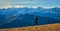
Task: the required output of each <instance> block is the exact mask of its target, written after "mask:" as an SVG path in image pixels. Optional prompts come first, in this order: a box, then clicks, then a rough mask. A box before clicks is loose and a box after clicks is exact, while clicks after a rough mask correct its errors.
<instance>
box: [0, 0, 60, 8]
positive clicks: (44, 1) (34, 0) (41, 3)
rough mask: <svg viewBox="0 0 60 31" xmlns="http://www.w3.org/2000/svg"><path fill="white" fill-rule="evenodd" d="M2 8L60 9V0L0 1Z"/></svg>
mask: <svg viewBox="0 0 60 31" xmlns="http://www.w3.org/2000/svg"><path fill="white" fill-rule="evenodd" d="M4 7H5V8H8V7H46V8H49V7H60V0H0V8H4Z"/></svg>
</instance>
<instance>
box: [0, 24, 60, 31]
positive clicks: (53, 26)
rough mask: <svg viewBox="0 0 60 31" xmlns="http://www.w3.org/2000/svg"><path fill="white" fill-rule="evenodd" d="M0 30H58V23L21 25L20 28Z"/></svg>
mask: <svg viewBox="0 0 60 31" xmlns="http://www.w3.org/2000/svg"><path fill="white" fill-rule="evenodd" d="M0 31H60V23H58V24H47V25H36V26H28V27H22V28H8V29H0Z"/></svg>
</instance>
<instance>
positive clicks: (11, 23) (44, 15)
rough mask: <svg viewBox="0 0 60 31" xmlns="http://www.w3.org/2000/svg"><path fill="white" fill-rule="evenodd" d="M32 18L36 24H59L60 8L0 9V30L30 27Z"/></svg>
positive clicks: (32, 21)
mask: <svg viewBox="0 0 60 31" xmlns="http://www.w3.org/2000/svg"><path fill="white" fill-rule="evenodd" d="M34 16H37V18H38V20H37V22H38V24H51V23H60V8H57V7H56V8H49V9H44V8H42V7H38V8H27V7H25V8H8V9H5V8H3V9H0V28H11V27H23V26H31V25H33V23H34Z"/></svg>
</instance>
